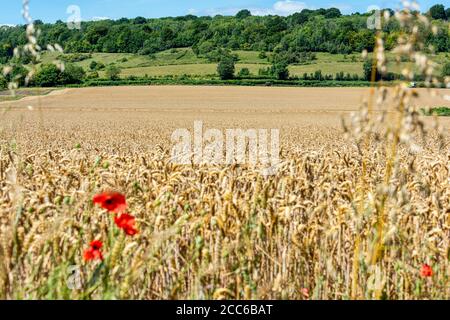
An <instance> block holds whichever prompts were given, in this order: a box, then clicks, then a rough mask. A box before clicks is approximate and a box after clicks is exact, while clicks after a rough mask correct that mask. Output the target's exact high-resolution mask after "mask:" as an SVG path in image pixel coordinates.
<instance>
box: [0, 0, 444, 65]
mask: <svg viewBox="0 0 450 320" xmlns="http://www.w3.org/2000/svg"><path fill="white" fill-rule="evenodd" d="M385 10H389V11H391V12H393V11H392V10H391V9H385ZM370 15H371V14H370V13H367V14H360V13H355V14H352V15H342V14H341V12H340V11H339V10H338V9H336V8H331V9H318V10H308V9H305V10H302V11H301V12H297V13H294V14H292V15H290V16H287V17H283V16H252V15H251V13H250V11H248V10H242V11H240V12H239V13H238V14H237V15H235V16H220V15H217V16H215V17H209V16H206V17H197V16H194V15H187V16H182V17H174V18H172V17H170V18H159V19H146V18H143V17H137V18H134V19H127V18H122V19H119V20H115V21H113V20H103V21H91V22H82V24H81V30H70V29H69V28H68V27H67V25H66V23H64V22H62V21H57V22H56V23H54V24H47V23H43V22H42V21H35V24H36V25H38V26H39V28H40V29H41V32H42V33H41V36H40V40H39V41H40V45H41V46H42V47H44V48H45V47H46V45H47V44H52V43H59V44H60V45H62V46H63V47H64V49H65V51H66V52H72V53H77V52H78V53H82V52H83V53H87V52H107V53H138V54H142V55H148V54H154V53H156V52H159V51H163V50H167V49H171V48H181V47H192V48H193V49H194V51H195V52H196V53H198V54H203V53H205V52H210V51H212V50H214V49H217V48H227V49H230V50H238V49H240V50H256V51H270V52H272V51H285V52H299V51H315V52H329V53H351V52H355V51H361V50H363V49H366V50H368V51H372V50H373V47H374V34H375V31H374V30H369V29H368V28H367V18H368V17H369V16H370ZM429 15H430V18H432V19H433V20H434V22H433V23H434V24H436V25H437V26H440V27H442V28H439V30H440V31H439V32H438V33H437V34H433V33H432V32H429V33H427V34H425V42H426V44H427V45H433V46H434V48H435V49H436V50H437V51H444V52H448V51H450V47H449V45H450V41H449V33H448V30H447V29H448V28H446V25H445V24H446V23H447V21H446V20H448V19H449V16H450V10H449V8H447V9H445V7H444V6H443V5H436V6H433V7H432V8H431V9H430V10H429ZM383 31H385V32H386V33H387V34H388V36H387V41H386V46H387V49H389V48H390V47H392V46H393V45H394V44H395V41H396V39H397V37H398V36H399V34H400V33H401V32H402V29H401V26H400V25H399V24H398V22H397V21H396V20H395V19H390V20H389V21H387V22H386V23H384V26H383ZM25 43H26V36H25V26H23V25H21V26H16V27H1V28H0V63H5V62H6V61H7V60H9V59H10V58H11V57H12V56H13V48H14V47H16V46H20V45H24V44H25Z"/></svg>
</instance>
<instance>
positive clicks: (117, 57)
mask: <svg viewBox="0 0 450 320" xmlns="http://www.w3.org/2000/svg"><path fill="white" fill-rule="evenodd" d="M235 53H236V54H238V56H239V62H238V63H237V65H236V71H237V72H238V71H239V70H240V69H242V68H244V67H245V68H248V69H249V70H250V72H251V73H252V74H255V75H256V74H258V70H259V69H261V68H266V67H268V66H270V63H269V62H268V61H267V59H260V58H259V52H255V51H235ZM57 56H58V54H56V53H45V54H44V55H43V62H44V63H50V62H52V61H53V60H54V59H55V58H56V57H57ZM388 59H389V60H390V61H391V62H390V63H389V64H388V67H389V70H390V71H392V72H396V73H400V72H401V69H402V68H404V67H405V66H407V65H408V64H407V63H402V64H401V66H399V65H398V64H397V63H396V62H395V61H394V58H393V55H392V54H390V53H388ZM433 59H434V60H435V61H436V62H437V63H438V65H442V64H443V63H444V62H445V61H449V59H450V58H449V57H448V54H447V56H446V54H445V53H441V54H439V55H437V56H435V57H433ZM94 60H95V61H97V62H102V63H104V64H105V65H108V64H115V65H117V66H119V67H120V68H122V77H127V76H145V75H148V76H150V77H152V76H166V75H183V74H188V75H199V76H205V75H215V74H216V68H217V64H216V63H209V62H208V61H207V60H206V59H204V58H198V57H197V56H196V55H195V54H194V52H193V51H192V50H191V49H187V48H181V49H177V50H174V51H173V50H167V51H163V52H159V53H157V54H156V55H155V58H153V59H152V58H150V57H148V56H140V55H136V54H128V53H94V54H92V58H91V59H87V60H84V61H81V62H78V63H76V64H77V65H80V66H82V67H83V68H84V69H85V70H86V71H89V64H90V63H91V62H92V61H94ZM289 69H290V73H291V75H292V76H302V75H303V74H304V73H308V74H309V73H313V72H315V71H316V70H321V71H322V73H323V74H332V75H333V76H334V75H335V74H336V73H338V72H341V71H342V72H344V73H346V74H347V73H350V74H351V75H353V74H358V75H359V76H361V75H362V73H363V60H362V58H361V55H360V54H358V53H354V54H350V55H343V54H329V53H317V60H314V61H311V62H309V63H307V64H303V65H291V66H290V67H289ZM100 76H104V72H100Z"/></svg>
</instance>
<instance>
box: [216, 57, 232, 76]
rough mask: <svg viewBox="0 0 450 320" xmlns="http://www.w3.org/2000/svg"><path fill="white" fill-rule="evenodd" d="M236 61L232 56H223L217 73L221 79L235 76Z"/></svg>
mask: <svg viewBox="0 0 450 320" xmlns="http://www.w3.org/2000/svg"><path fill="white" fill-rule="evenodd" d="M234 71H235V63H234V59H233V58H232V57H231V56H227V55H225V56H223V57H222V58H221V59H220V61H219V64H218V66H217V73H218V74H219V77H220V79H222V80H229V79H233V78H234Z"/></svg>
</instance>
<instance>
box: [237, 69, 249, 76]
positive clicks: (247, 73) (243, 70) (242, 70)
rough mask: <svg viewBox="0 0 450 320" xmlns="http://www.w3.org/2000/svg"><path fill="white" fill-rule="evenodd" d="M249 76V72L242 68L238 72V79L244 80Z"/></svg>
mask: <svg viewBox="0 0 450 320" xmlns="http://www.w3.org/2000/svg"><path fill="white" fill-rule="evenodd" d="M248 76H250V70H249V69H248V68H242V69H241V70H239V73H238V77H240V78H245V77H248Z"/></svg>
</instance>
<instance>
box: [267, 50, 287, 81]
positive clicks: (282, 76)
mask: <svg viewBox="0 0 450 320" xmlns="http://www.w3.org/2000/svg"><path fill="white" fill-rule="evenodd" d="M288 67H289V61H288V60H287V59H286V57H285V56H284V55H276V56H275V57H274V60H273V64H272V67H271V68H270V74H271V75H272V76H273V77H275V78H277V79H278V80H286V79H288V78H289V69H288Z"/></svg>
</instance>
